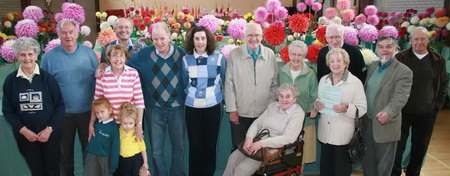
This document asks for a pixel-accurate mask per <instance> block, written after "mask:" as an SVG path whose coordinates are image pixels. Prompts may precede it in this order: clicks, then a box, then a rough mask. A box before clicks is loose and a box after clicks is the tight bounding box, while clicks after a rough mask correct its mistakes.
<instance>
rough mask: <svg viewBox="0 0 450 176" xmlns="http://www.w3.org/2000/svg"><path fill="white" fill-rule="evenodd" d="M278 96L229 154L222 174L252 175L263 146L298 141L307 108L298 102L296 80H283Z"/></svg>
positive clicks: (276, 146) (277, 146)
mask: <svg viewBox="0 0 450 176" xmlns="http://www.w3.org/2000/svg"><path fill="white" fill-rule="evenodd" d="M277 97H278V102H274V103H271V104H269V105H268V106H267V109H266V110H265V111H264V113H263V114H262V115H261V116H260V117H259V118H258V119H256V120H255V121H254V122H253V123H252V125H251V126H250V128H249V129H248V131H247V135H246V139H245V141H244V142H243V144H242V145H239V150H235V151H234V152H233V153H232V154H231V155H230V157H229V158H228V163H227V167H226V169H225V172H224V174H223V175H225V176H237V175H242V176H248V175H252V174H253V173H254V172H255V171H257V170H258V169H259V168H260V166H261V163H262V161H261V155H262V154H261V150H262V149H263V148H281V147H283V146H285V145H287V144H291V143H293V142H295V141H296V139H297V137H298V136H299V134H300V132H301V131H302V127H303V121H304V119H305V118H304V117H305V112H304V111H303V110H302V108H301V107H300V106H299V105H298V104H297V103H296V102H297V100H298V98H299V92H298V89H297V88H296V87H295V85H293V84H282V85H281V86H280V87H279V88H278V89H277ZM258 138H260V139H258Z"/></svg>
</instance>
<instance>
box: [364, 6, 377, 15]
mask: <svg viewBox="0 0 450 176" xmlns="http://www.w3.org/2000/svg"><path fill="white" fill-rule="evenodd" d="M377 11H378V9H377V7H375V6H374V5H368V6H367V7H366V8H364V14H366V15H367V16H372V15H376V14H377Z"/></svg>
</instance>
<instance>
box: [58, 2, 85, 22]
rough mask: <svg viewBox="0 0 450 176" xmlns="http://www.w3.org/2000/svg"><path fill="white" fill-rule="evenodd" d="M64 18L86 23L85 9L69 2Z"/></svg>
mask: <svg viewBox="0 0 450 176" xmlns="http://www.w3.org/2000/svg"><path fill="white" fill-rule="evenodd" d="M63 14H64V18H68V19H72V20H75V21H76V22H77V23H79V24H81V23H84V9H83V7H81V6H80V5H78V4H75V3H67V6H66V8H65V10H63Z"/></svg>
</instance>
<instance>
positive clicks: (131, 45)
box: [116, 39, 133, 49]
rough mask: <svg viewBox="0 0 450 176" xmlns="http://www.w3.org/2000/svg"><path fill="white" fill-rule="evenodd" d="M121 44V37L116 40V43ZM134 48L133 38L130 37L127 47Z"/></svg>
mask: <svg viewBox="0 0 450 176" xmlns="http://www.w3.org/2000/svg"><path fill="white" fill-rule="evenodd" d="M117 44H120V42H119V39H117V40H116V45H117ZM130 48H133V43H132V42H131V39H128V45H127V49H130Z"/></svg>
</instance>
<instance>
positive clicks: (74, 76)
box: [41, 19, 98, 176]
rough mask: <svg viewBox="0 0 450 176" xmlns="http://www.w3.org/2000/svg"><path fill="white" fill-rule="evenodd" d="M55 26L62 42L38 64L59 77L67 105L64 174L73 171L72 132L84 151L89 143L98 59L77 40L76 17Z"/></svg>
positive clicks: (62, 154)
mask: <svg viewBox="0 0 450 176" xmlns="http://www.w3.org/2000/svg"><path fill="white" fill-rule="evenodd" d="M57 27H58V36H59V39H60V40H61V45H59V46H57V47H55V48H53V49H51V50H50V51H48V52H47V53H45V55H44V56H43V58H42V62H41V68H42V69H44V70H46V71H47V72H48V73H50V74H51V75H52V76H54V77H55V78H56V81H58V84H59V86H60V88H61V93H62V96H63V98H64V104H65V106H66V111H65V114H64V119H63V121H62V123H61V161H60V163H61V175H63V176H65V175H74V140H75V132H76V131H78V136H79V138H80V141H81V149H82V151H83V153H84V152H85V149H86V145H87V143H88V133H89V121H90V117H91V105H92V100H93V98H94V91H95V77H94V74H95V69H96V68H97V66H98V61H97V56H96V55H95V53H94V51H93V50H92V49H91V48H89V47H86V46H84V45H80V44H78V43H77V38H78V29H79V25H78V24H77V23H76V22H75V21H73V20H68V19H64V20H61V21H60V22H59V23H58V25H57ZM80 73H82V74H80Z"/></svg>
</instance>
